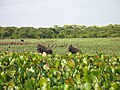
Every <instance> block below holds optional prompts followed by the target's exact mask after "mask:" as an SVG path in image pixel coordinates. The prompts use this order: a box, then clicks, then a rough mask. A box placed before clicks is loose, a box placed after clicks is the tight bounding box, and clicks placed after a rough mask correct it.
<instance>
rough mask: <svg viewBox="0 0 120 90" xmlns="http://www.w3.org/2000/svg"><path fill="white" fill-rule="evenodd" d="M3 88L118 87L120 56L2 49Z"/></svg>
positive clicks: (97, 89)
mask: <svg viewBox="0 0 120 90" xmlns="http://www.w3.org/2000/svg"><path fill="white" fill-rule="evenodd" d="M0 89H1V90H2V89H5V90H14V89H16V90H91V89H93V90H119V89H120V57H119V56H115V55H114V56H110V55H109V56H108V55H105V54H94V55H88V54H75V55H74V54H71V53H69V54H63V55H57V54H53V55H46V54H45V53H44V54H42V55H40V54H37V53H31V52H25V53H8V52H1V53H0Z"/></svg>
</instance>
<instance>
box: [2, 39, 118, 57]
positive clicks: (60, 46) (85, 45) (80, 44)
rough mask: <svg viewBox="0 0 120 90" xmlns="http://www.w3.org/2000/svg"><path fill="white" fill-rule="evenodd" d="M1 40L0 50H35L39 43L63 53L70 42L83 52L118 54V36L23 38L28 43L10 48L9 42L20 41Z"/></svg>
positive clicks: (55, 51) (17, 40)
mask: <svg viewBox="0 0 120 90" xmlns="http://www.w3.org/2000/svg"><path fill="white" fill-rule="evenodd" d="M2 42H4V43H7V44H6V45H0V51H6V50H7V51H14V52H24V51H27V52H36V46H37V44H38V43H41V44H43V45H44V46H46V47H47V48H51V49H52V50H53V53H54V54H55V53H57V54H65V53H68V52H67V48H68V46H69V45H71V44H72V45H73V46H74V47H77V48H78V49H80V50H82V52H83V53H89V54H96V53H106V54H109V55H110V54H116V55H120V38H72V39H25V42H29V43H30V44H27V45H24V44H23V45H10V46H11V47H10V48H8V44H9V43H11V42H20V39H3V40H0V43H2ZM51 46H53V47H51Z"/></svg>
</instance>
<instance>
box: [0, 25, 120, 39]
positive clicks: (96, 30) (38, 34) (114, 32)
mask: <svg viewBox="0 0 120 90" xmlns="http://www.w3.org/2000/svg"><path fill="white" fill-rule="evenodd" d="M104 37H120V24H114V25H112V24H109V25H107V26H88V27H87V26H85V25H64V26H62V27H61V26H58V25H54V26H53V27H48V28H43V27H40V28H34V27H20V28H18V27H2V26H0V38H1V39H6V38H11V39H18V38H36V39H40V38H104Z"/></svg>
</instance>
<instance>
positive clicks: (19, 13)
mask: <svg viewBox="0 0 120 90" xmlns="http://www.w3.org/2000/svg"><path fill="white" fill-rule="evenodd" d="M69 24H76V25H86V26H93V25H97V26H103V25H108V24H120V0H0V26H17V27H21V26H32V27H51V26H54V25H59V26H63V25H69Z"/></svg>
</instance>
